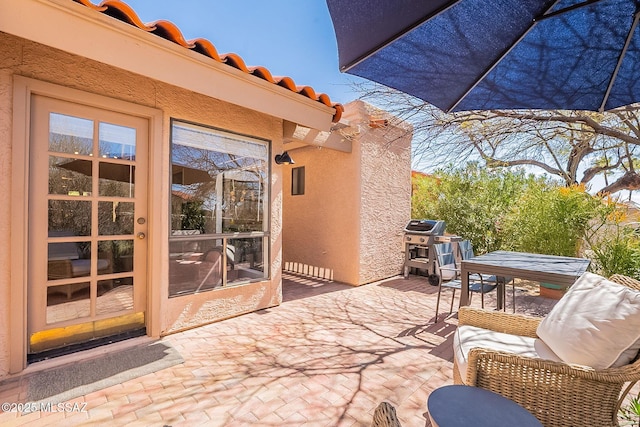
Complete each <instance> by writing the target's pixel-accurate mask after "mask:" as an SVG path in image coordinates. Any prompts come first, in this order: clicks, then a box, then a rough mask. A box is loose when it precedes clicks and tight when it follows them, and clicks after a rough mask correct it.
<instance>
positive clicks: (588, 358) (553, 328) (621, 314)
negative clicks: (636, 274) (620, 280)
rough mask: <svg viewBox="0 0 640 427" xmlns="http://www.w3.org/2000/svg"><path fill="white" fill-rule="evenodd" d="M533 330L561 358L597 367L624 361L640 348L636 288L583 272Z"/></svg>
mask: <svg viewBox="0 0 640 427" xmlns="http://www.w3.org/2000/svg"><path fill="white" fill-rule="evenodd" d="M537 333H538V336H539V337H540V339H542V340H543V341H544V343H545V344H547V345H548V346H549V347H550V348H551V350H553V352H554V353H555V354H557V355H558V357H560V358H561V359H562V360H563V361H564V362H565V363H572V364H579V365H586V366H591V367H593V368H595V369H603V368H609V367H615V366H622V365H626V364H628V363H629V362H630V361H631V360H632V359H633V358H634V357H635V356H636V354H637V353H638V350H639V349H640V292H638V291H635V290H633V289H629V288H627V287H626V286H623V285H619V284H617V283H613V282H611V281H609V280H607V279H605V278H604V277H602V276H598V275H597V274H593V273H585V274H584V275H582V276H581V277H580V279H578V281H576V283H575V284H574V285H573V286H572V287H571V288H569V290H568V291H567V293H566V294H565V295H564V296H563V297H562V298H561V299H560V301H558V303H557V304H556V305H555V307H553V309H551V311H550V312H549V314H548V315H547V317H546V318H544V320H543V321H542V322H541V323H540V325H539V326H538V330H537Z"/></svg>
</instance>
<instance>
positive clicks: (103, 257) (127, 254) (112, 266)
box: [98, 240, 133, 274]
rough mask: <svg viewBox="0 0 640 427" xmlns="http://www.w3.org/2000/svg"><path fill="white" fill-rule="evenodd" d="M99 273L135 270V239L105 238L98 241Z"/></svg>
mask: <svg viewBox="0 0 640 427" xmlns="http://www.w3.org/2000/svg"><path fill="white" fill-rule="evenodd" d="M98 254H99V255H98V262H99V263H100V262H101V263H102V268H100V265H98V274H109V273H128V272H131V271H133V240H103V241H101V242H98Z"/></svg>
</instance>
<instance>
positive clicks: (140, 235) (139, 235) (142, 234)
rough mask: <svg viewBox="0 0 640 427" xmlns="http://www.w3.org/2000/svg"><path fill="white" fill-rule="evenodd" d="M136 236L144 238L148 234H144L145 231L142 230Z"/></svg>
mask: <svg viewBox="0 0 640 427" xmlns="http://www.w3.org/2000/svg"><path fill="white" fill-rule="evenodd" d="M136 237H137V238H138V239H140V240H142V239H144V238H145V237H147V235H146V234H144V233H143V232H142V231H141V232H140V233H138V234H137V235H136Z"/></svg>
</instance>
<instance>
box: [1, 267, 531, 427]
mask: <svg viewBox="0 0 640 427" xmlns="http://www.w3.org/2000/svg"><path fill="white" fill-rule="evenodd" d="M294 279H295V280H294ZM308 280H309V279H306V278H300V277H293V278H291V277H286V278H285V283H284V294H285V296H286V298H285V300H286V301H285V302H284V303H283V304H282V305H280V306H278V307H274V308H271V309H268V310H263V311H261V312H259V313H250V314H247V315H244V316H239V317H235V318H232V319H228V320H226V321H223V322H218V323H214V324H211V325H207V326H203V327H200V328H195V329H192V330H189V331H185V332H182V333H177V334H174V335H170V336H168V337H165V338H164V339H162V340H161V342H163V343H164V344H166V345H170V346H172V347H173V348H175V349H176V350H177V351H178V352H179V353H180V355H181V356H182V357H183V358H184V360H185V362H184V363H183V364H179V365H176V366H173V367H170V368H167V369H163V370H160V371H157V372H155V373H153V374H149V375H145V376H142V377H139V378H135V379H132V380H129V381H126V382H124V383H122V384H118V385H116V386H112V387H109V388H106V389H103V390H100V391H98V392H94V393H91V394H88V395H86V396H83V397H81V398H78V399H76V401H80V402H86V404H87V405H86V408H87V410H88V412H86V413H81V414H73V413H67V414H62V413H57V414H54V413H35V414H29V415H26V416H22V417H18V419H14V418H16V414H11V413H2V414H0V424H2V423H5V422H13V423H16V422H17V424H22V423H28V422H31V421H34V422H40V423H43V422H45V420H43V419H40V417H42V418H45V417H46V418H48V420H46V424H48V425H55V424H56V423H58V424H59V425H68V424H69V422H75V421H78V422H90V423H107V422H108V423H110V424H111V425H114V426H115V425H129V424H131V423H134V424H135V423H139V424H140V425H150V424H154V425H173V426H175V425H194V424H195V425H207V426H248V425H252V426H253V425H260V426H270V425H273V426H282V425H290V426H300V425H305V426H368V425H369V424H370V422H371V419H372V414H373V410H374V409H375V407H376V406H377V405H378V404H379V403H380V402H381V401H383V400H386V401H389V402H391V403H392V404H393V405H394V406H395V407H396V408H397V412H398V415H399V417H400V419H401V421H402V423H403V426H405V427H410V426H425V425H429V422H428V421H427V420H428V416H427V414H426V400H427V397H428V396H429V394H430V393H431V392H432V391H433V390H434V389H436V388H438V387H440V386H442V385H443V384H451V383H452V362H451V360H452V346H451V340H452V336H453V332H454V330H455V328H456V325H457V319H456V318H455V316H451V317H449V318H447V319H444V317H445V316H443V318H441V319H440V322H439V323H437V324H435V325H434V324H431V323H430V322H431V321H432V317H433V313H434V309H435V302H436V295H437V293H436V288H434V287H432V286H429V285H428V284H427V283H426V280H425V278H424V277H420V276H410V277H409V278H408V279H403V278H394V279H391V280H386V281H383V282H380V283H373V284H369V285H363V286H360V287H351V286H347V285H343V284H339V283H330V282H322V283H317V284H316V285H314V284H313V281H312V280H311V281H308ZM301 286H305V288H298V289H296V287H301ZM443 297H444V298H445V299H446V298H449V295H444V296H443ZM521 299H522V300H523V301H524V298H521ZM479 302H480V301H479V299H478V300H477V301H476V300H474V305H475V304H479ZM487 304H488V307H492V306H495V305H492V304H495V302H494V301H491V300H489V301H488V302H487ZM521 305H522V307H523V308H525V304H524V303H523V304H521ZM17 393H19V390H17V391H16V395H12V394H11V392H10V391H9V390H4V391H2V390H0V396H2V397H3V398H4V400H5V401H15V402H17V401H19V398H20V396H19V395H18V394H17ZM36 416H37V417H38V418H34V417H36ZM30 417H31V418H30ZM49 417H51V418H49ZM49 420H50V421H51V422H49Z"/></svg>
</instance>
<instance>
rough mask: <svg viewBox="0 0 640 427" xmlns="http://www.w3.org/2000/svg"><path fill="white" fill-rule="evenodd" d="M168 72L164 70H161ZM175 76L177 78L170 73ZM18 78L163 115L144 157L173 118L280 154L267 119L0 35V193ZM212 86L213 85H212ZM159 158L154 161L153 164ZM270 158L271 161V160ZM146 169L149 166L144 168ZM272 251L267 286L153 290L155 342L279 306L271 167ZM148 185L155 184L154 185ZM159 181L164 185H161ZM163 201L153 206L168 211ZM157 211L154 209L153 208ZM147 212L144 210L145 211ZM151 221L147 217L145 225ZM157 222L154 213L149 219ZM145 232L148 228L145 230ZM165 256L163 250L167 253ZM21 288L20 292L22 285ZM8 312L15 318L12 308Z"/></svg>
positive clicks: (2, 294)
mask: <svg viewBox="0 0 640 427" xmlns="http://www.w3.org/2000/svg"><path fill="white" fill-rule="evenodd" d="M167 66H171V64H167ZM176 72H180V71H179V69H178V68H177V69H176ZM14 75H21V76H25V77H28V78H32V79H37V80H40V81H45V82H49V83H53V84H56V85H60V86H65V87H69V88H74V89H78V90H81V91H85V92H90V93H95V94H99V95H102V96H107V97H110V98H113V99H118V100H123V101H127V102H130V103H135V104H138V105H142V106H146V107H151V108H154V109H159V110H161V111H162V113H163V119H162V122H163V123H162V135H160V137H159V138H156V139H154V140H152V141H151V144H150V146H151V148H150V150H151V151H155V152H156V153H160V152H163V150H164V152H165V153H167V152H168V144H169V128H170V119H171V118H177V119H183V120H188V121H191V122H195V123H199V124H203V125H207V126H214V127H217V128H220V129H224V130H227V131H231V132H237V133H241V134H245V135H250V136H254V137H258V138H263V139H267V140H270V141H272V148H271V149H272V152H280V151H281V146H282V120H281V119H279V118H276V117H272V116H269V115H266V114H262V113H257V112H254V111H251V110H248V109H246V108H242V107H239V106H236V105H233V104H229V103H226V102H223V101H220V100H217V99H213V98H209V97H206V96H202V95H199V94H196V93H193V92H189V91H186V90H184V89H180V88H177V87H174V86H170V85H168V84H164V83H160V82H157V81H153V80H150V79H148V78H145V77H143V76H140V75H136V74H133V73H130V72H126V71H122V70H120V69H117V68H114V67H111V66H108V65H105V64H102V63H98V62H95V61H92V60H88V59H86V58H82V57H78V56H74V55H71V54H68V53H65V52H62V51H59V50H55V49H51V48H49V47H46V46H42V45H39V44H36V43H33V42H30V41H27V40H24V39H20V38H17V37H14V36H10V35H7V34H5V33H1V32H0V188H5V189H7V188H11V180H12V167H11V165H10V160H11V149H12V145H11V144H12V120H13V118H12V105H13V92H12V91H13V76H14ZM211 84H212V85H215V84H216V82H215V80H212V81H211ZM156 157H157V158H160V156H159V155H158V156H156ZM271 157H273V156H271ZM161 161H162V162H163V164H162V166H161V171H162V173H161V176H154V177H153V179H152V182H151V184H150V187H149V191H150V193H151V192H153V191H154V190H157V189H158V188H164V189H165V190H168V188H169V185H168V182H169V179H170V178H169V163H168V157H167V156H166V155H165V158H163V159H161ZM150 167H152V166H150ZM271 173H272V177H271V179H272V188H271V191H270V197H271V202H272V207H271V224H270V232H271V243H272V248H271V249H270V257H271V259H270V261H271V268H272V270H271V275H272V279H271V280H269V281H265V282H260V283H253V284H249V285H245V286H238V287H234V288H227V289H221V290H214V291H210V292H206V293H202V294H200V295H195V296H185V297H179V298H171V299H168V298H167V282H166V281H167V280H168V277H166V275H165V278H164V281H163V282H162V283H152V284H150V285H149V286H153V287H158V289H159V290H158V291H156V294H161V295H162V298H160V300H159V301H157V302H155V303H154V304H155V316H160V319H161V321H160V329H161V331H160V332H161V334H165V333H168V332H172V331H176V330H180V329H185V328H190V327H193V326H197V325H200V324H203V323H208V322H211V321H216V320H220V319H223V318H227V317H231V316H235V315H239V314H243V313H246V312H251V311H255V310H257V309H261V308H266V307H269V306H273V305H277V304H279V303H280V302H281V274H280V264H281V260H282V256H281V254H280V250H281V247H282V244H281V232H282V230H281V226H282V220H281V218H280V215H281V212H282V208H281V204H282V194H281V191H282V176H281V173H282V168H281V167H279V166H277V165H272V167H271ZM154 180H155V181H156V182H154ZM162 180H166V182H161V181H162ZM166 193H167V194H164V195H162V196H158V195H157V194H156V195H154V196H153V197H164V198H165V199H164V201H166V203H164V201H161V203H160V206H163V207H164V206H168V205H169V204H168V197H169V195H168V191H166ZM156 205H158V204H157V203H156ZM150 206H151V205H150ZM10 209H11V201H10V200H6V199H5V203H0V241H3V242H9V241H10V232H11V219H10ZM153 214H154V213H152V212H150V222H151V217H152V215H153ZM155 214H156V215H155V216H156V217H160V216H161V215H160V213H159V212H155ZM150 226H151V224H150ZM150 237H152V236H150ZM155 237H156V238H155V240H154V242H160V243H161V244H162V245H164V246H165V247H166V246H167V239H168V230H167V231H166V235H163V236H160V238H158V236H155ZM166 253H167V254H168V249H166ZM10 259H11V253H10V248H8V247H7V246H5V249H4V250H2V251H0V301H2V303H1V304H0V378H1V377H3V376H5V375H6V374H7V372H8V367H7V364H8V362H7V359H8V354H9V343H8V338H7V336H8V334H9V328H10V326H9V310H10V306H12V303H11V301H12V300H11V296H10V295H9V290H10V274H11V271H10V268H9V263H10ZM25 288H26V285H25ZM13 307H14V308H12V309H14V310H20V309H21V308H20V307H19V306H18V307H16V305H15V304H13Z"/></svg>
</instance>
